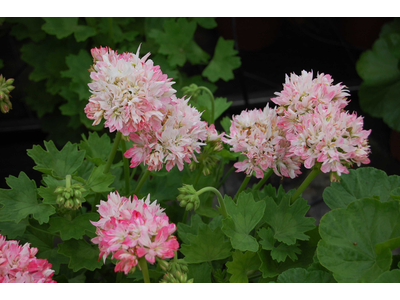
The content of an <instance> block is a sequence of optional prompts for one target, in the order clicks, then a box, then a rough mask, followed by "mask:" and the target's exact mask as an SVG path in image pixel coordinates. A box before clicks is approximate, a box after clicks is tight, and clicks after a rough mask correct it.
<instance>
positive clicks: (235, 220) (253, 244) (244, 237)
mask: <svg viewBox="0 0 400 300" xmlns="http://www.w3.org/2000/svg"><path fill="white" fill-rule="evenodd" d="M224 202H225V205H226V210H227V212H228V215H229V217H228V218H227V219H224V220H223V221H222V223H223V226H222V231H223V232H224V233H225V234H226V235H227V236H228V237H229V238H230V240H231V243H232V247H233V248H234V249H238V250H241V251H247V250H249V251H253V252H257V250H258V243H257V240H256V239H255V238H254V237H253V236H251V235H250V231H252V230H253V229H254V227H255V226H256V225H257V223H258V222H259V221H260V220H261V219H262V217H263V214H264V210H265V202H264V201H259V202H255V201H254V198H253V195H252V194H250V193H246V192H242V193H240V195H239V197H238V199H237V204H235V203H234V202H233V200H232V198H231V197H229V196H226V195H225V198H224Z"/></svg>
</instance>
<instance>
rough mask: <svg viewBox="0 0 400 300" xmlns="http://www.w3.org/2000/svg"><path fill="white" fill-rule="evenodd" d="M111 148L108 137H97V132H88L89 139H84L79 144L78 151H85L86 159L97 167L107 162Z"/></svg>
mask: <svg viewBox="0 0 400 300" xmlns="http://www.w3.org/2000/svg"><path fill="white" fill-rule="evenodd" d="M112 147H113V144H112V143H111V140H110V137H109V136H108V135H107V134H106V133H104V134H103V135H102V136H101V137H99V135H98V133H97V132H89V137H88V138H87V139H86V137H84V139H83V140H82V141H81V142H80V144H79V149H80V150H85V151H86V158H88V159H89V160H90V161H92V162H94V163H95V164H96V165H97V166H99V165H102V164H105V163H106V162H107V159H108V156H109V155H110V152H111V149H112Z"/></svg>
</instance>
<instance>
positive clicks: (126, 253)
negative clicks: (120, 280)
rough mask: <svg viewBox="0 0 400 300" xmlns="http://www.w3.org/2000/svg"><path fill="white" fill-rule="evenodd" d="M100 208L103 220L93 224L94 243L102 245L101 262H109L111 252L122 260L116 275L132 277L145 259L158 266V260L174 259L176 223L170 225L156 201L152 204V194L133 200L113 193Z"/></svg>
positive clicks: (119, 261)
mask: <svg viewBox="0 0 400 300" xmlns="http://www.w3.org/2000/svg"><path fill="white" fill-rule="evenodd" d="M97 207H98V210H97V211H98V212H99V214H100V220H99V221H97V222H92V224H93V225H94V226H96V233H97V237H95V238H93V239H92V242H93V243H94V244H97V245H99V249H100V255H99V259H101V258H103V260H104V262H105V260H106V258H107V256H108V255H109V254H110V253H111V254H112V258H115V259H117V260H118V263H117V264H116V266H115V268H114V271H115V272H124V273H125V274H128V273H129V272H133V271H134V270H135V267H136V265H137V263H138V258H140V257H142V256H144V257H145V259H146V260H147V261H148V262H150V263H152V264H154V262H155V258H156V257H159V258H161V259H165V258H171V257H173V256H174V251H177V250H178V249H179V243H178V241H177V240H176V237H175V236H173V235H172V233H174V232H175V230H176V226H175V224H173V223H169V220H168V217H167V215H166V214H165V213H164V212H163V209H162V208H160V206H159V205H158V204H157V203H156V201H154V202H152V203H150V195H148V196H147V198H146V199H145V200H144V199H138V198H137V197H136V196H135V195H134V196H133V199H132V200H131V198H126V197H120V195H119V194H118V192H115V193H110V194H109V195H108V201H100V205H98V206H97Z"/></svg>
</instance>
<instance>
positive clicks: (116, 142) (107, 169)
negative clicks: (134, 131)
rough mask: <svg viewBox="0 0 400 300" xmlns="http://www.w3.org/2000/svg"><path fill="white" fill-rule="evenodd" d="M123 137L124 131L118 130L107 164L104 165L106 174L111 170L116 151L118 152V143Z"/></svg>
mask: <svg viewBox="0 0 400 300" xmlns="http://www.w3.org/2000/svg"><path fill="white" fill-rule="evenodd" d="M121 138H122V133H121V132H120V131H118V133H117V136H116V137H115V140H114V145H113V147H112V149H111V152H110V155H109V156H108V160H107V164H106V166H105V167H104V172H103V173H104V174H107V173H108V172H109V171H110V168H111V165H112V163H113V161H114V157H115V153H117V149H118V144H119V142H120V140H121Z"/></svg>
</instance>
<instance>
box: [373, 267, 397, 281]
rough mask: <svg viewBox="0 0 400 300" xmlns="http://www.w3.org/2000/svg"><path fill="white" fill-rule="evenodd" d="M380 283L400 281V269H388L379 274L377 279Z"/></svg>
mask: <svg viewBox="0 0 400 300" xmlns="http://www.w3.org/2000/svg"><path fill="white" fill-rule="evenodd" d="M375 282H378V283H399V282H400V270H399V269H396V270H392V271H386V272H384V273H382V274H381V275H379V277H378V278H377V279H376V280H375Z"/></svg>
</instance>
